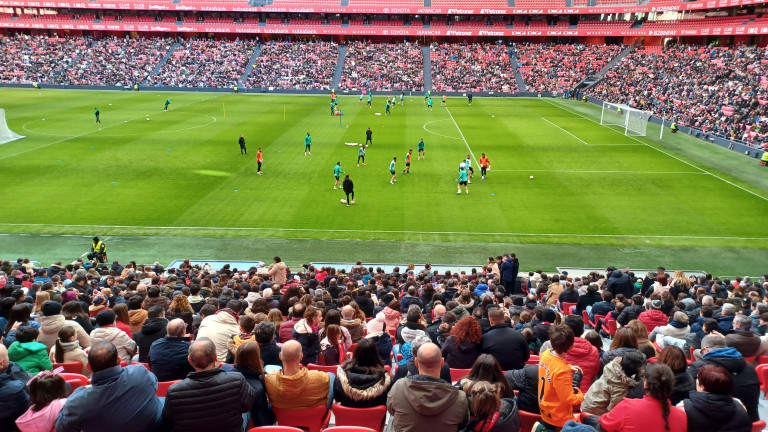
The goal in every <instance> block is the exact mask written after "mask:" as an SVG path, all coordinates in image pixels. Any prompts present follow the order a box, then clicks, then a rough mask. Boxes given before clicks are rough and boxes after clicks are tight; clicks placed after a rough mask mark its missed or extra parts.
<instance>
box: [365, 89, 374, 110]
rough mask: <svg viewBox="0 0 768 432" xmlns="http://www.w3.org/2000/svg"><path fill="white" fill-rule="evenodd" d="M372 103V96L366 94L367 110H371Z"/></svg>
mask: <svg viewBox="0 0 768 432" xmlns="http://www.w3.org/2000/svg"><path fill="white" fill-rule="evenodd" d="M372 101H373V96H371V93H368V103H367V104H366V106H367V107H368V108H373V106H372V105H371V102H372Z"/></svg>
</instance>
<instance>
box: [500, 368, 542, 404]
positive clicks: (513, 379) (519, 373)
mask: <svg viewBox="0 0 768 432" xmlns="http://www.w3.org/2000/svg"><path fill="white" fill-rule="evenodd" d="M504 378H506V379H507V383H509V386H510V387H511V388H512V390H517V391H518V392H519V393H518V396H517V408H518V409H519V410H522V411H525V412H529V413H534V414H538V413H539V399H538V393H539V392H538V388H537V386H538V382H539V365H525V367H523V368H522V369H517V370H508V371H506V372H504Z"/></svg>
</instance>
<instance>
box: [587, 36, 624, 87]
mask: <svg viewBox="0 0 768 432" xmlns="http://www.w3.org/2000/svg"><path fill="white" fill-rule="evenodd" d="M636 46H637V42H634V43H632V44H631V45H629V46H627V47H626V48H624V49H623V50H621V52H620V53H619V54H618V55H617V56H616V57H614V58H613V59H611V61H609V62H608V63H607V64H606V65H605V66H603V68H602V69H600V71H599V72H598V73H596V74H594V75H592V76H588V77H586V78H585V79H584V80H583V81H582V82H580V83H578V84H576V88H577V89H579V90H584V89H587V88H589V87H592V86H593V85H595V84H597V83H598V82H600V80H601V79H603V77H604V76H605V74H607V73H608V71H609V70H611V68H612V67H614V66H616V64H617V63H619V62H620V61H621V59H623V58H624V57H626V56H627V54H629V53H631V52H632V51H634V50H635V47H636Z"/></svg>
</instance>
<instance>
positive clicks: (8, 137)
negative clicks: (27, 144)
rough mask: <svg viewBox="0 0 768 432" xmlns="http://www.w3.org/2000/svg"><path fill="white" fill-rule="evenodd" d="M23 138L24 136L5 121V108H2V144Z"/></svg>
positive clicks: (0, 126)
mask: <svg viewBox="0 0 768 432" xmlns="http://www.w3.org/2000/svg"><path fill="white" fill-rule="evenodd" d="M21 138H24V137H23V136H21V135H19V134H17V133H16V132H14V131H12V130H10V129H9V128H8V124H7V123H6V122H5V110H4V109H2V108H0V144H5V143H9V142H11V141H16V140H17V139H21Z"/></svg>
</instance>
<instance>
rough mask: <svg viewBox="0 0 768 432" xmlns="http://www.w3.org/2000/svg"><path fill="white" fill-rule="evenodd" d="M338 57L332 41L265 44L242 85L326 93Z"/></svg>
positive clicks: (336, 46)
mask: <svg viewBox="0 0 768 432" xmlns="http://www.w3.org/2000/svg"><path fill="white" fill-rule="evenodd" d="M338 58H339V49H338V45H337V44H336V43H334V42H312V43H292V42H269V43H267V44H265V45H264V46H263V47H262V49H261V55H260V56H259V58H258V59H257V61H256V64H255V65H254V68H253V72H252V73H251V75H250V76H249V77H248V80H247V81H246V83H245V86H246V87H249V88H276V89H291V90H330V89H331V81H332V79H333V73H334V70H335V69H336V61H337V60H338Z"/></svg>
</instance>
